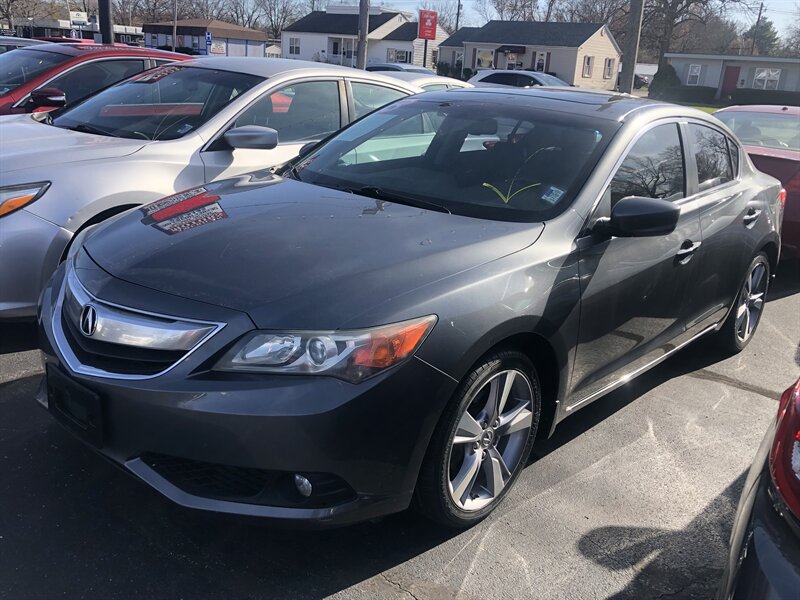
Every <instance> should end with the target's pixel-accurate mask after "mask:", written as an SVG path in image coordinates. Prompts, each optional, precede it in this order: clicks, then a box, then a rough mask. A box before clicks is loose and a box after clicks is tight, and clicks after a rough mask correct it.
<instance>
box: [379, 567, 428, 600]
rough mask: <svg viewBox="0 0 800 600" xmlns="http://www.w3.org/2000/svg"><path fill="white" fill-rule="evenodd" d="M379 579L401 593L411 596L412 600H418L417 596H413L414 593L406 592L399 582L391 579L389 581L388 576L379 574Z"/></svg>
mask: <svg viewBox="0 0 800 600" xmlns="http://www.w3.org/2000/svg"><path fill="white" fill-rule="evenodd" d="M381 577H383V578H384V580H386V583H388V584H389V585H391V586H393V587H396V588H397V589H398V590H400V591H401V592H405V593H406V594H408V595H409V596H411V597H412V598H413V599H414V600H420V599H419V598H418V597H417V596H415V595H414V593H413V592H412V591H411V590H407V589H406V588H404V587H403V586H402V585H401V584H400V583H399V582H397V581H394V580H393V579H390V578H389V576H388V575H387V574H386V573H381Z"/></svg>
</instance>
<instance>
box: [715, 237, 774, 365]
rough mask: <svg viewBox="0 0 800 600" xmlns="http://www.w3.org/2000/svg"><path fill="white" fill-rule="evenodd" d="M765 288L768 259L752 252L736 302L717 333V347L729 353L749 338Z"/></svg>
mask: <svg viewBox="0 0 800 600" xmlns="http://www.w3.org/2000/svg"><path fill="white" fill-rule="evenodd" d="M768 289H769V260H768V259H767V255H766V254H764V253H763V252H760V253H758V254H756V256H755V258H753V261H752V262H751V263H750V266H749V267H748V269H747V276H746V277H745V279H744V283H743V284H742V288H741V289H740V290H739V295H738V296H736V302H735V304H734V305H733V308H732V309H731V312H730V314H729V315H728V318H727V319H726V320H725V323H724V325H723V326H722V329H720V331H719V333H718V334H717V336H718V340H719V345H720V347H721V348H722V349H723V350H725V351H727V352H728V353H730V354H737V353H739V352H741V351H742V350H744V348H745V346H747V344H749V343H750V340H751V339H753V334H755V332H756V328H757V327H758V324H759V322H760V321H761V314H762V313H763V312H764V305H765V303H766V301H767V290H768Z"/></svg>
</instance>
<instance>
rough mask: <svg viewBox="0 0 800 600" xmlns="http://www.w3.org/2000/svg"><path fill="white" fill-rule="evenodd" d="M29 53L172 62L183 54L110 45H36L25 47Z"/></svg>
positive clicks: (183, 56)
mask: <svg viewBox="0 0 800 600" xmlns="http://www.w3.org/2000/svg"><path fill="white" fill-rule="evenodd" d="M25 49H26V50H28V51H30V52H53V53H55V54H64V55H66V56H76V57H77V56H91V55H98V54H108V55H115V54H116V55H133V56H135V55H137V54H141V55H142V56H145V57H147V56H149V57H159V56H163V57H164V58H169V59H172V60H176V59H184V58H186V55H185V54H178V53H176V52H168V51H166V50H157V49H155V48H140V47H139V46H116V45H112V44H75V43H69V42H65V43H57V44H36V45H35V46H30V47H26V48H25Z"/></svg>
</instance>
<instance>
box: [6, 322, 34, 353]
mask: <svg viewBox="0 0 800 600" xmlns="http://www.w3.org/2000/svg"><path fill="white" fill-rule="evenodd" d="M37 347H38V342H37V339H36V323H35V322H33V321H12V322H10V323H0V354H12V353H14V352H24V351H25V350H36V348H37Z"/></svg>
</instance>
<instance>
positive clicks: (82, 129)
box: [64, 123, 117, 137]
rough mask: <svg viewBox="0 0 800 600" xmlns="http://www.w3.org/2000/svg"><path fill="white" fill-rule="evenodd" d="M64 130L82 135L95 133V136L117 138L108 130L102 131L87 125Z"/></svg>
mask: <svg viewBox="0 0 800 600" xmlns="http://www.w3.org/2000/svg"><path fill="white" fill-rule="evenodd" d="M64 129H69V130H70V131H78V132H80V133H93V134H95V135H104V136H106V137H117V136H116V135H114V134H113V133H111V132H110V131H108V130H106V129H101V128H100V127H95V126H94V125H88V124H87V123H79V124H78V125H75V126H74V127H64Z"/></svg>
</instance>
